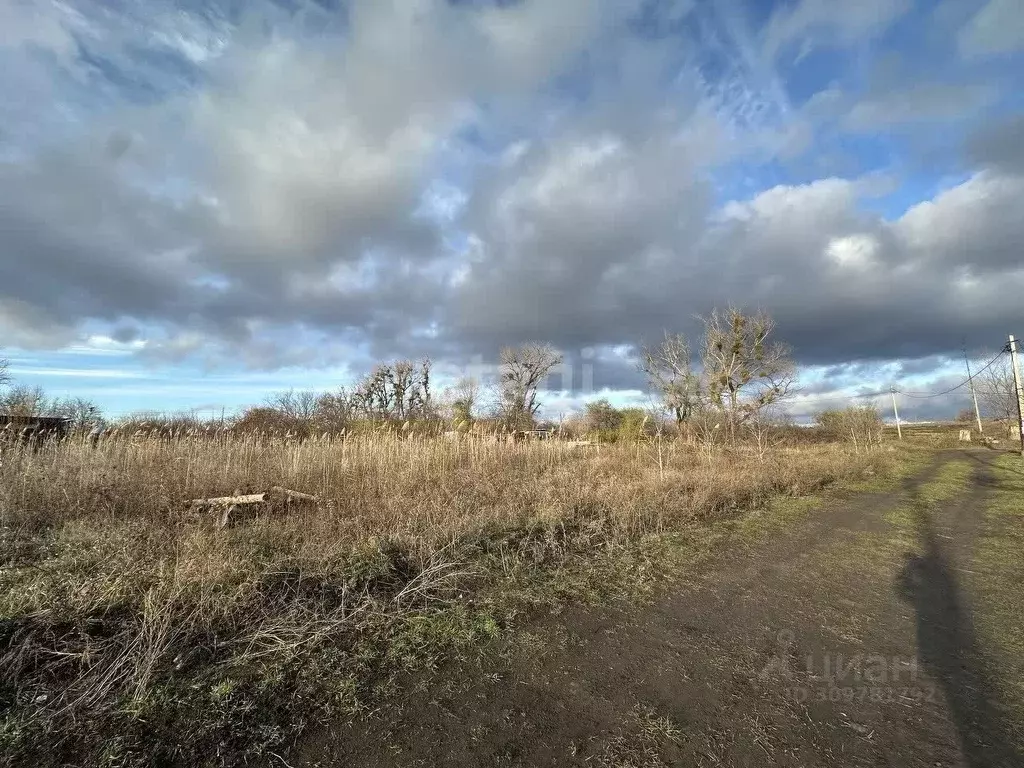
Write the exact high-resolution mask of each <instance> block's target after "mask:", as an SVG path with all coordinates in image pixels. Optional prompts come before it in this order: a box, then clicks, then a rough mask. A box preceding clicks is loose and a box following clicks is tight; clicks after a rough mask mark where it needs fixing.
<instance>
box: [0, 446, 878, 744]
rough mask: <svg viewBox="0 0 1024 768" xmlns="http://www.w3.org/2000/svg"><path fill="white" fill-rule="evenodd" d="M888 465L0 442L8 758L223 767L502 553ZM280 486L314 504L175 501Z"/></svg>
mask: <svg viewBox="0 0 1024 768" xmlns="http://www.w3.org/2000/svg"><path fill="white" fill-rule="evenodd" d="M880 458H881V457H880V456H879V455H876V456H873V457H869V456H866V455H863V454H862V455H859V456H853V455H851V453H850V451H849V450H848V449H846V448H844V447H841V446H834V445H818V446H814V447H813V448H800V449H798V448H789V449H786V448H780V449H777V450H775V451H773V452H772V453H771V454H770V455H769V456H767V457H765V456H764V454H763V452H759V451H757V450H749V449H744V448H742V447H733V448H731V449H728V450H726V449H724V448H714V449H712V450H710V451H709V452H704V453H701V452H698V451H696V450H695V449H694V448H692V447H689V446H686V445H685V444H682V443H676V442H672V441H665V442H660V441H659V443H658V444H657V445H655V444H654V443H639V444H626V443H619V444H615V445H607V446H585V445H576V444H572V443H566V442H560V441H543V442H525V443H494V442H489V441H485V440H474V439H469V438H466V439H459V440H443V439H431V438H424V437H415V436H413V437H410V438H409V439H401V438H400V437H399V436H395V435H361V436H358V437H355V438H349V439H338V438H328V439H320V440H317V439H309V440H306V441H304V442H301V443H297V442H291V441H287V440H283V439H279V438H274V439H267V438H259V437H255V436H250V437H246V438H232V437H228V436H226V435H223V434H220V435H214V436H213V437H210V436H208V435H203V434H199V433H193V434H187V433H184V434H179V435H177V436H168V437H163V438H151V437H143V436H140V435H133V434H121V435H118V436H115V437H114V438H108V439H104V440H102V441H100V443H99V444H98V445H97V446H95V447H93V446H90V445H89V444H88V443H87V442H76V441H68V442H64V443H56V444H51V445H45V446H43V447H42V448H41V449H39V450H36V451H33V450H30V449H24V448H15V447H11V446H8V448H7V450H6V451H5V452H4V453H3V456H2V464H0V669H2V673H3V674H2V676H0V677H2V681H3V682H2V683H0V708H3V709H4V710H5V715H4V718H5V719H4V720H3V724H2V726H0V755H4V756H5V757H7V758H8V759H9V760H12V761H17V760H22V761H26V762H27V763H30V764H36V763H35V762H33V761H37V760H38V757H39V754H40V753H39V750H40V749H41V748H42V746H43V745H46V746H47V749H48V752H47V754H48V755H49V756H50V758H51V759H52V760H53V761H54V762H59V761H68V762H72V763H73V762H79V761H80V762H82V763H83V764H92V763H93V762H95V761H96V760H99V759H100V758H103V759H106V760H108V761H110V763H111V764H118V763H119V762H120V763H124V764H128V763H131V762H132V761H138V760H141V759H142V757H141V756H145V755H150V756H151V755H152V754H153V750H154V749H158V750H163V752H162V753H161V754H163V759H165V760H167V761H169V762H170V763H172V764H173V763H183V764H185V763H189V761H195V760H199V759H200V758H202V757H203V756H204V755H206V756H208V754H209V752H210V750H214V751H218V752H219V753H220V754H223V755H235V756H236V757H237V756H238V755H239V754H244V753H245V752H246V750H251V749H253V748H254V747H253V745H257V746H258V745H260V744H269V743H274V742H275V741H278V740H280V739H282V738H285V736H286V735H287V729H285V730H282V729H281V724H282V723H290V724H291V725H292V726H295V727H298V726H300V725H301V722H302V717H305V715H303V716H302V717H299V716H298V715H297V714H296V713H297V712H300V711H304V710H303V706H304V705H303V704H302V702H301V699H302V697H303V696H316V697H317V706H318V707H319V706H324V707H326V704H325V703H324V701H323V700H321V696H322V693H323V692H322V691H321V689H320V688H318V687H317V686H318V685H319V686H322V685H324V684H325V682H324V681H328V680H329V681H332V682H331V686H332V690H335V689H338V688H339V687H340V688H341V689H342V690H344V691H347V693H346V696H348V699H346V701H348V703H349V704H351V703H352V702H353V701H355V700H356V699H358V697H357V696H355V694H352V693H351V691H350V690H349V689H348V688H346V687H344V686H342V684H341V683H340V682H339V681H355V682H352V685H358V684H360V683H359V680H361V679H362V678H361V677H360V675H365V670H366V664H368V663H369V662H367V659H368V658H370V657H373V658H374V659H376V660H377V662H379V661H380V660H381V659H385V660H386V659H392V660H393V659H394V658H395V657H396V653H397V654H398V655H399V656H402V657H403V658H404V657H405V656H408V655H410V654H411V655H415V653H418V652H420V651H421V650H423V649H422V648H421V649H419V650H416V649H413V650H411V651H410V650H409V649H408V648H405V647H404V646H403V650H401V652H400V653H399V652H396V651H395V650H394V649H393V648H391V647H389V642H390V640H389V638H391V637H394V634H393V633H394V631H395V627H396V626H399V625H401V626H407V622H408V619H409V617H411V616H418V617H421V618H422V617H426V618H427V619H429V618H430V617H431V616H437V615H440V614H444V612H446V611H448V612H452V611H462V612H463V613H461V614H459V615H465V610H466V608H465V606H467V605H471V604H472V600H473V595H474V590H477V589H478V588H479V587H480V585H482V584H488V583H494V581H495V580H500V579H502V578H504V577H506V576H507V575H508V574H509V573H511V572H514V571H515V569H516V567H517V566H516V565H515V564H516V563H523V562H526V563H529V564H531V566H535V567H537V568H541V569H543V568H554V567H557V566H559V565H560V564H561V563H562V561H563V560H564V558H565V557H566V556H567V555H568V554H569V553H573V555H574V556H579V555H580V554H581V553H582V554H584V555H585V554H586V553H587V552H588V551H590V550H591V549H593V550H595V551H596V549H597V548H603V547H608V546H609V545H614V544H616V543H626V542H636V541H640V540H642V538H643V537H644V536H645V535H646V534H650V533H656V532H659V531H663V530H665V529H671V528H673V527H677V526H680V525H682V524H685V523H686V522H688V521H692V520H694V519H696V518H703V517H707V516H712V515H715V514H717V513H720V512H722V511H724V510H727V509H730V508H737V507H749V506H756V505H760V504H761V503H763V502H764V501H765V500H767V499H768V498H770V497H771V496H773V495H776V494H779V493H795V492H803V491H807V490H811V489H813V488H815V487H818V486H820V485H822V484H823V483H826V482H828V481H831V480H834V479H838V478H843V477H849V476H853V475H857V474H859V473H860V472H861V471H862V470H863V469H864V468H865V466H867V465H868V464H875V465H877V463H878V462H879V461H880ZM273 485H280V486H285V487H287V488H291V489H293V490H297V491H301V492H304V493H310V494H315V495H316V496H317V497H318V499H319V503H318V504H316V505H313V506H301V505H296V506H295V507H293V508H291V509H290V510H288V511H285V512H281V511H278V513H276V514H275V513H268V514H266V515H265V516H263V517H260V518H257V519H256V520H253V521H247V522H245V523H242V524H239V525H237V526H234V527H229V528H220V527H218V525H217V517H216V516H215V515H213V514H210V513H205V514H204V513H198V514H196V513H195V512H194V511H193V512H190V511H189V505H188V504H187V500H189V499H195V498H204V497H209V496H223V495H228V494H233V493H234V492H236V491H241V492H243V493H245V492H252V491H260V490H266V489H267V488H269V487H270V486H273ZM473 610H477V609H473ZM445 615H447V614H445ZM403 622H405V623H403ZM416 626H417V627H419V626H420V625H419V624H417V625H416ZM468 626H475V625H473V624H472V622H470V624H469V625H468ZM417 631H420V630H417ZM423 642H424V643H427V642H428V641H427V640H423ZM368 648H373V649H374V650H373V651H372V652H371V651H369V650H367V649H368ZM325 660H326V661H325ZM377 662H375V663H377ZM311 670H316V672H315V674H313V673H312V672H311ZM339 670H340V672H339ZM360 670H362V671H360ZM339 675H340V676H339ZM317 691H320V693H315V692H317ZM289 697H291V698H289ZM253 723H256V724H257V725H258V726H259V727H258V729H257V730H259V733H261V734H263V735H262V736H260V737H259V738H256V737H255V736H254V735H253V734H254V730H253V728H255V726H253ZM268 729H269V730H268ZM275 729H276V730H275ZM86 734H93V737H88V736H86ZM111 745H113V746H111ZM154 745H155V746H154ZM111 750H112V751H111ZM104 755H106V757H104ZM80 756H84V757H81V758H80ZM79 758H80V759H79Z"/></svg>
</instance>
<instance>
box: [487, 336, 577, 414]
mask: <svg viewBox="0 0 1024 768" xmlns="http://www.w3.org/2000/svg"><path fill="white" fill-rule="evenodd" d="M561 362H562V354H561V353H560V352H559V351H558V350H556V349H555V348H554V347H552V346H551V345H550V344H543V343H540V342H529V343H527V344H523V345H521V346H518V347H506V348H505V349H503V350H501V377H500V412H501V416H502V418H503V420H504V421H505V423H506V425H507V426H509V427H511V428H513V429H523V428H525V427H527V426H530V425H532V424H533V418H534V416H536V415H537V411H538V410H539V409H540V402H538V400H537V392H538V390H539V389H540V385H541V384H542V383H543V382H544V379H545V378H547V375H548V374H549V373H550V372H551V369H552V368H554V367H555V366H556V365H558V364H559V363H561Z"/></svg>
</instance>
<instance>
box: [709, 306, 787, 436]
mask: <svg viewBox="0 0 1024 768" xmlns="http://www.w3.org/2000/svg"><path fill="white" fill-rule="evenodd" d="M703 320H704V341H703V345H702V347H701V362H702V364H703V367H704V391H705V393H706V395H707V398H708V400H709V402H710V403H711V405H713V406H714V407H715V408H717V409H719V410H721V411H723V412H724V413H725V417H726V423H727V424H728V426H729V434H730V435H732V436H734V435H735V430H736V427H737V426H739V425H741V424H743V423H744V422H746V421H747V420H749V419H750V418H752V417H753V416H754V415H755V414H757V413H759V412H760V411H762V410H763V409H765V408H767V407H769V406H772V405H775V404H777V403H779V402H781V401H782V400H784V399H785V398H786V397H787V396H788V395H790V394H792V393H793V392H794V391H795V375H796V366H795V365H794V363H793V360H792V359H791V358H790V351H789V347H787V346H786V345H785V344H781V343H779V342H775V341H773V340H772V338H771V337H772V333H773V332H774V331H775V321H774V320H773V319H772V318H771V316H769V315H768V314H766V313H764V312H757V313H755V314H752V315H746V314H744V313H743V312H742V311H741V310H739V309H736V308H734V307H730V308H729V309H728V310H726V311H725V312H719V311H718V310H717V309H716V310H713V311H712V312H711V314H710V315H708V316H707V317H705V318H704V319H703Z"/></svg>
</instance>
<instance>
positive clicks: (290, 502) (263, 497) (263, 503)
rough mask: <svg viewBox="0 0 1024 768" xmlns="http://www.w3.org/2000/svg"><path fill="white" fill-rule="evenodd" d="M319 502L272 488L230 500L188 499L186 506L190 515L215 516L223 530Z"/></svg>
mask: <svg viewBox="0 0 1024 768" xmlns="http://www.w3.org/2000/svg"><path fill="white" fill-rule="evenodd" d="M318 501H319V499H318V498H317V497H316V496H314V495H312V494H310V493H300V492H299V491H292V490H290V489H288V488H282V487H281V486H279V485H275V486H272V487H271V488H270V490H269V491H264V492H263V493H245V494H243V493H241V492H240V491H236V492H235V493H234V494H233V495H231V496H214V497H212V498H209V499H191V500H189V501H188V502H186V503H187V504H188V509H189V513H191V514H196V513H200V512H216V513H217V514H219V516H220V518H219V525H220V527H221V528H226V527H227V526H229V525H234V524H235V523H237V522H239V521H241V520H243V519H252V518H254V517H256V516H258V515H259V514H260V512H263V511H268V510H272V509H273V510H279V511H280V510H288V509H290V508H291V507H292V506H294V505H297V504H302V505H310V504H316V503H317V502H318Z"/></svg>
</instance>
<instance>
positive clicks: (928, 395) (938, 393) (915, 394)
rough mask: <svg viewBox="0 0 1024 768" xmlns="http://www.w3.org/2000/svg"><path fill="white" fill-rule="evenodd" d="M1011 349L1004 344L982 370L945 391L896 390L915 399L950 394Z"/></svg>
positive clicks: (969, 381)
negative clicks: (927, 392) (926, 392)
mask: <svg viewBox="0 0 1024 768" xmlns="http://www.w3.org/2000/svg"><path fill="white" fill-rule="evenodd" d="M1009 351H1010V350H1009V345H1006V346H1004V347H1003V348H1002V349H1001V350H999V352H997V353H996V356H995V357H993V358H992V359H991V360H989V361H988V362H987V363H986V364H985V366H984V367H983V368H981V369H980V370H979V371H978V372H977V373H975V374H973V375H972V376H968V377H967V378H966V379H964V380H963V381H961V382H960V383H959V384H957V385H956V386H955V387H950V388H949V389H944V390H943V391H941V392H932V393H930V394H924V393H921V392H918V393H914V392H904V391H902V390H896V391H897V392H898V393H899V394H901V395H904V396H906V397H912V398H914V399H915V400H928V399H930V398H933V397H942V396H943V395H948V394H949V393H950V392H956V391H957V390H958V389H960V388H961V387H965V386H967V385H968V384H970V383H971V382H972V381H973V380H974V379H976V378H977V377H978V376H979V375H981V374H982V373H984V372H985V371H987V370H988V369H989V368H991V367H992V366H993V365H995V363H996V361H997V360H998V359H999V358H1000V357H1002V356H1003V355H1005V354H1006V353H1007V352H1009Z"/></svg>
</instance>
